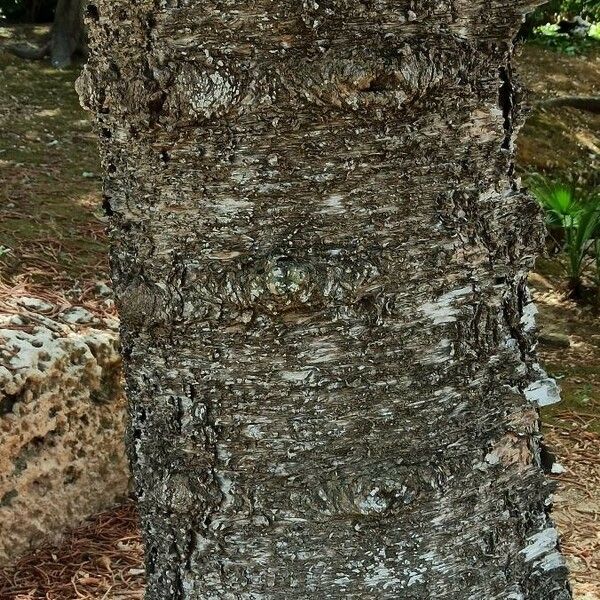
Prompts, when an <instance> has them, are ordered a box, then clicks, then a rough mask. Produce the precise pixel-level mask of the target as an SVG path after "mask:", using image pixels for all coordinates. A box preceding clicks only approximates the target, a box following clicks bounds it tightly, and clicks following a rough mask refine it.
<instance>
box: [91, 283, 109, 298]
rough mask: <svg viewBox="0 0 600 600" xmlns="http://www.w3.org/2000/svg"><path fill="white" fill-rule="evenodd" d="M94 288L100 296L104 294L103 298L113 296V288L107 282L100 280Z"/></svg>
mask: <svg viewBox="0 0 600 600" xmlns="http://www.w3.org/2000/svg"><path fill="white" fill-rule="evenodd" d="M94 290H95V291H96V293H97V294H98V295H99V296H102V297H103V298H112V296H113V291H112V289H111V288H110V287H108V286H107V285H106V283H104V281H98V282H97V283H96V286H95V288H94Z"/></svg>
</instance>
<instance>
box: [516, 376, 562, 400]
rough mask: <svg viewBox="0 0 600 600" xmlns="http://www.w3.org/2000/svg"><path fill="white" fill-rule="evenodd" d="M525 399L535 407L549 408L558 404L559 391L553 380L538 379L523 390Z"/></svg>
mask: <svg viewBox="0 0 600 600" xmlns="http://www.w3.org/2000/svg"><path fill="white" fill-rule="evenodd" d="M523 393H524V394H525V398H527V400H528V401H529V402H531V403H532V404H537V406H549V405H551V404H556V403H558V402H560V390H559V388H558V386H557V385H556V381H554V379H550V378H549V377H548V378H545V379H538V380H537V381H534V382H533V383H531V384H529V385H528V386H527V387H526V388H525V389H524V390H523Z"/></svg>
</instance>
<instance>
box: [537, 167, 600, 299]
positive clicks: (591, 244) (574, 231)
mask: <svg viewBox="0 0 600 600" xmlns="http://www.w3.org/2000/svg"><path fill="white" fill-rule="evenodd" d="M530 189H531V191H532V192H533V194H534V196H535V197H536V199H537V201H538V202H539V203H540V205H541V206H542V207H543V209H544V211H545V213H546V224H547V226H548V229H549V231H550V233H551V234H552V235H553V236H554V237H555V239H556V233H559V234H560V236H562V240H561V243H562V246H563V248H564V251H565V254H566V258H567V262H566V271H567V277H568V284H569V289H570V292H571V295H572V296H574V297H581V295H582V291H583V284H582V276H583V272H584V269H585V266H586V260H587V259H588V258H589V256H590V251H591V250H592V249H593V250H595V252H594V254H595V260H596V277H597V280H598V282H599V283H600V240H599V238H600V196H598V195H597V194H586V193H585V192H582V191H579V190H577V188H576V187H575V186H574V185H573V184H568V183H565V182H561V181H552V180H549V179H546V178H544V177H542V176H535V177H533V178H532V179H531V181H530Z"/></svg>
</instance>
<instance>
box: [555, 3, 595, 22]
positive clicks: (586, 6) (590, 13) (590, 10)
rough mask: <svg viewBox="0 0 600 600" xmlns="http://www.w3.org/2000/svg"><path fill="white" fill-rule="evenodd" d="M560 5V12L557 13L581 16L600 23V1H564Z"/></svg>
mask: <svg viewBox="0 0 600 600" xmlns="http://www.w3.org/2000/svg"><path fill="white" fill-rule="evenodd" d="M554 4H556V3H554ZM558 4H559V10H558V11H556V12H559V13H561V14H570V15H581V16H582V17H584V18H586V19H589V20H592V21H600V3H599V2H598V0H562V2H559V3H558Z"/></svg>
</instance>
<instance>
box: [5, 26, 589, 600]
mask: <svg viewBox="0 0 600 600" xmlns="http://www.w3.org/2000/svg"><path fill="white" fill-rule="evenodd" d="M43 33H44V30H43V29H37V30H35V34H36V35H42V34H43ZM23 34H24V31H23V30H19V31H18V32H17V36H23ZM14 37H15V31H14V30H10V29H0V81H2V84H1V85H0V131H1V132H2V133H1V134H0V309H1V305H2V299H3V298H6V297H7V296H10V295H15V294H25V293H27V294H32V293H35V294H39V295H41V296H47V297H49V298H51V299H52V300H53V301H54V302H56V301H57V299H61V298H62V299H64V301H65V302H78V303H80V304H83V305H85V306H86V307H87V308H88V309H90V310H106V309H101V308H100V301H99V300H98V299H97V298H96V297H95V291H94V290H95V288H96V287H97V283H98V281H107V280H108V275H107V272H108V267H107V260H106V238H105V233H104V226H105V223H104V217H103V216H102V214H101V211H100V208H99V207H100V179H99V173H100V166H99V164H98V159H97V154H96V146H95V141H94V134H93V131H92V128H91V126H90V122H89V118H88V116H87V115H86V114H85V113H84V112H83V111H82V110H81V108H80V107H79V104H78V101H77V97H76V95H75V92H74V90H73V82H74V79H75V77H76V75H77V69H72V70H67V71H64V72H57V71H54V70H52V69H50V68H49V67H48V66H47V65H46V64H45V63H40V62H25V61H21V60H19V59H16V58H14V57H12V56H10V55H8V54H7V53H3V52H2V51H1V46H2V43H3V42H6V41H10V40H12V39H14ZM518 70H519V71H520V72H521V74H522V80H523V81H524V82H525V84H526V85H527V86H528V87H530V88H531V89H532V90H533V93H532V95H531V100H532V101H533V102H540V101H541V100H543V99H544V98H547V97H553V96H556V95H561V94H568V95H592V94H595V95H598V94H599V93H600V90H599V89H598V88H599V87H600V52H595V53H594V52H592V53H591V54H588V55H587V56H564V55H560V54H557V53H555V52H551V51H549V50H546V49H542V48H539V47H535V46H526V47H525V49H524V50H523V52H522V55H521V57H520V59H519V69H518ZM518 150H519V168H520V170H521V172H522V173H523V174H525V173H527V172H530V171H544V172H547V173H554V174H556V173H559V174H566V173H572V172H574V173H577V174H581V175H585V176H586V177H589V175H590V173H596V174H597V173H598V167H599V162H600V115H595V114H593V113H585V112H582V111H577V110H574V109H565V108H560V109H557V108H553V109H549V108H546V109H542V108H539V109H536V110H534V111H532V113H531V115H530V118H529V120H528V123H527V124H526V125H525V127H524V128H523V130H522V133H521V137H520V141H519V148H518ZM74 207H75V210H74ZM532 287H533V289H534V290H535V295H536V299H537V301H538V305H539V309H540V316H539V323H540V328H541V331H542V334H543V338H542V339H543V342H542V343H541V344H540V357H541V359H542V362H543V364H544V366H545V367H546V369H547V370H548V371H549V372H550V374H551V375H552V376H554V377H556V378H557V379H558V381H559V383H560V384H561V387H562V390H563V403H562V404H561V405H558V406H555V407H551V408H550V409H546V410H544V411H543V413H542V418H543V422H544V431H545V438H546V442H547V444H548V445H549V447H550V448H551V449H552V451H553V452H554V453H555V454H556V455H557V459H558V461H559V462H560V464H562V466H563V467H564V472H563V473H562V474H560V475H556V476H555V478H556V479H557V483H558V489H557V493H556V496H555V510H554V518H555V520H556V522H557V524H558V526H559V529H560V532H561V534H562V544H563V548H564V551H565V554H566V555H567V559H568V562H569V566H570V568H571V573H572V582H573V587H574V590H575V598H576V600H600V463H599V451H600V325H599V323H598V315H597V311H596V310H595V309H594V308H592V307H586V306H581V305H577V304H575V303H573V302H570V301H568V300H567V299H566V297H565V294H564V290H563V288H562V272H561V264H560V261H559V260H557V259H556V258H542V259H540V260H539V261H538V265H537V268H536V273H534V274H533V275H532ZM143 573H144V571H143V566H142V546H141V541H140V538H139V532H138V529H137V519H136V514H135V508H134V507H133V506H132V505H126V506H122V507H118V508H116V509H115V510H113V511H109V512H108V513H104V514H102V515H98V516H97V517H96V518H95V519H93V520H91V521H90V522H87V523H85V524H84V525H83V526H81V527H79V528H78V529H75V530H74V531H73V532H70V533H67V534H65V537H64V539H63V540H62V542H61V543H60V544H56V543H55V544H49V545H47V546H45V547H43V548H41V549H40V550H39V551H38V552H36V553H33V554H31V555H29V556H26V557H24V558H23V559H22V560H21V561H20V562H19V563H18V564H17V565H14V566H12V567H10V568H7V569H4V570H2V571H0V600H38V599H40V600H41V599H47V600H71V599H77V598H83V599H89V600H92V599H93V600H130V599H134V598H142V594H143Z"/></svg>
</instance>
